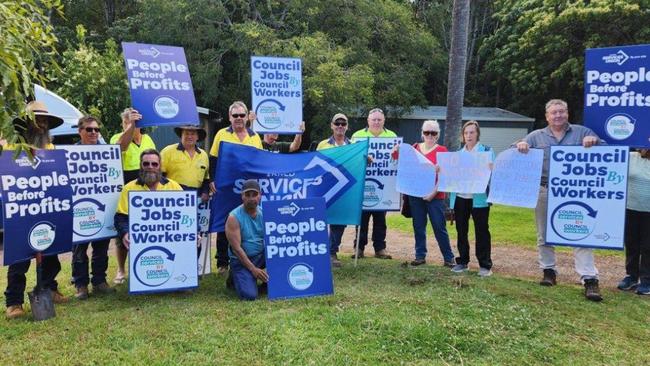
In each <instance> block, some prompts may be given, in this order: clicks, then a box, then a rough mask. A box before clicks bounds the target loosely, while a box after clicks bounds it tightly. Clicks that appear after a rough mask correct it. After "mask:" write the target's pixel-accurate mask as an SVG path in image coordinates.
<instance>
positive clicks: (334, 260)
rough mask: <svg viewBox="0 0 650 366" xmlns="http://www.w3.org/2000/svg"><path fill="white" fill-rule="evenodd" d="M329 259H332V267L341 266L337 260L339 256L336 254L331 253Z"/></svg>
mask: <svg viewBox="0 0 650 366" xmlns="http://www.w3.org/2000/svg"><path fill="white" fill-rule="evenodd" d="M330 259H331V261H332V267H336V268H339V267H341V266H343V264H342V263H341V261H340V260H339V257H338V256H337V255H336V254H331V255H330Z"/></svg>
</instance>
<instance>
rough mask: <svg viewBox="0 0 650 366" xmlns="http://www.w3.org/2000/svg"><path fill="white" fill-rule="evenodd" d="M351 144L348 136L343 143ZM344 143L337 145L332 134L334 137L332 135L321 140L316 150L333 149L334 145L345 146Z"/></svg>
mask: <svg viewBox="0 0 650 366" xmlns="http://www.w3.org/2000/svg"><path fill="white" fill-rule="evenodd" d="M349 144H350V139H348V138H347V137H346V138H345V140H343V145H349ZM343 145H337V144H336V140H334V136H332V137H330V138H328V139H325V140H323V141H321V142H319V143H318V146H316V151H318V150H325V149H331V148H333V147H337V146H343Z"/></svg>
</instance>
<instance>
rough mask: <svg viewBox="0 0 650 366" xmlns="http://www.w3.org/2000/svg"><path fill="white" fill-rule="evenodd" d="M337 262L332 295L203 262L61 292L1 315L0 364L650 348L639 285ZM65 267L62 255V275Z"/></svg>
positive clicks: (303, 360)
mask: <svg viewBox="0 0 650 366" xmlns="http://www.w3.org/2000/svg"><path fill="white" fill-rule="evenodd" d="M344 264H345V266H344V267H343V268H342V269H339V270H336V271H335V276H334V277H335V292H336V293H335V295H333V296H325V297H317V298H308V299H296V300H291V301H275V302H269V301H268V300H266V299H264V300H261V301H255V302H241V301H239V300H237V299H236V298H235V295H234V294H233V293H232V292H230V291H227V290H226V289H225V287H224V285H223V277H217V276H215V275H211V276H210V277H208V278H206V279H205V280H204V281H202V282H201V286H200V289H199V290H198V291H197V292H195V293H193V294H158V295H138V296H129V295H128V294H127V291H126V288H125V287H122V288H121V289H120V291H119V292H118V293H117V294H115V295H113V296H110V295H109V296H104V297H91V299H89V300H88V301H85V302H80V301H72V302H71V303H69V304H66V305H61V306H57V317H56V318H54V319H51V320H48V321H45V322H39V323H34V322H32V321H30V320H27V319H21V320H17V321H7V320H6V319H4V317H3V318H2V319H0V339H2V342H0V354H1V355H2V365H16V364H66V365H69V364H126V363H129V364H188V365H194V364H225V365H230V364H235V365H264V364H266V365H280V364H313V365H329V364H337V365H349V364H356V365H376V364H411V365H420V364H421V365H424V364H427V365H429V364H577V365H595V364H610V365H613V364H616V365H618V364H630V365H644V364H648V362H650V356H648V350H647V346H648V340H650V326H648V324H649V320H650V315H649V314H650V301H649V300H648V299H647V298H641V297H639V296H637V295H634V294H629V293H620V292H613V291H608V290H605V291H604V295H605V299H606V300H605V301H604V302H603V303H591V302H588V301H586V300H584V298H583V297H582V289H581V288H580V287H577V286H565V285H561V286H556V287H553V288H544V287H541V286H538V285H537V284H536V283H535V282H533V281H529V280H517V279H511V278H500V277H499V276H496V275H495V276H493V277H491V278H487V279H481V278H479V277H477V276H476V274H475V273H470V274H468V275H464V276H458V275H453V274H452V273H450V272H449V270H448V269H444V268H442V267H437V266H429V265H427V266H422V267H417V268H405V267H401V266H400V264H399V263H398V262H397V261H380V260H374V259H364V260H363V261H360V265H359V267H358V268H353V266H352V262H351V261H350V260H346V261H344ZM111 266H112V268H111V269H110V273H114V271H115V269H114V268H113V266H114V260H113V259H112V258H111ZM32 272H33V269H32ZM69 276H70V270H69V263H67V262H65V263H64V270H63V271H62V273H61V274H60V275H59V280H60V282H65V279H67V278H69ZM31 283H33V278H32V279H30V285H31ZM5 284H6V276H5V275H3V276H0V287H2V288H4V286H5ZM62 287H63V289H62V290H63V292H64V293H65V294H71V293H72V292H73V289H72V287H71V286H70V285H64V286H62Z"/></svg>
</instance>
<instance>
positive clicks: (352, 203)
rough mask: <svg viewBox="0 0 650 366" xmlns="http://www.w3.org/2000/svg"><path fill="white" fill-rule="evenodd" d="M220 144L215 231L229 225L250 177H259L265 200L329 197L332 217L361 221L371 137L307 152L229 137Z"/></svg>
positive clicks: (338, 220)
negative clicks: (284, 150) (236, 141)
mask: <svg viewBox="0 0 650 366" xmlns="http://www.w3.org/2000/svg"><path fill="white" fill-rule="evenodd" d="M220 146H221V147H220V150H219V161H218V163H217V169H216V174H215V176H214V177H213V181H214V182H215V185H216V188H217V193H216V194H215V195H213V196H212V202H211V204H210V207H211V210H210V231H211V232H220V231H224V227H225V222H226V219H227V217H228V214H229V213H230V211H232V210H233V209H234V208H236V207H237V206H239V205H240V204H241V187H242V185H243V184H244V181H245V180H246V179H256V180H257V181H258V182H259V184H260V188H261V189H262V202H265V201H277V200H285V199H300V198H314V197H323V198H325V204H326V206H327V221H328V223H330V224H336V225H359V224H360V222H361V202H362V200H363V181H364V176H365V173H366V163H367V154H368V142H367V141H361V142H358V143H356V144H348V145H345V146H340V147H335V148H332V149H325V150H321V151H315V152H307V153H301V154H275V153H272V152H269V151H265V150H260V149H256V148H254V147H251V146H245V145H240V144H232V143H228V142H221V145H220Z"/></svg>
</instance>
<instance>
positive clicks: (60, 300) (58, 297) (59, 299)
mask: <svg viewBox="0 0 650 366" xmlns="http://www.w3.org/2000/svg"><path fill="white" fill-rule="evenodd" d="M52 301H53V302H54V303H55V304H65V303H66V302H68V298H67V297H65V296H63V294H62V293H60V292H59V290H52Z"/></svg>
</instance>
